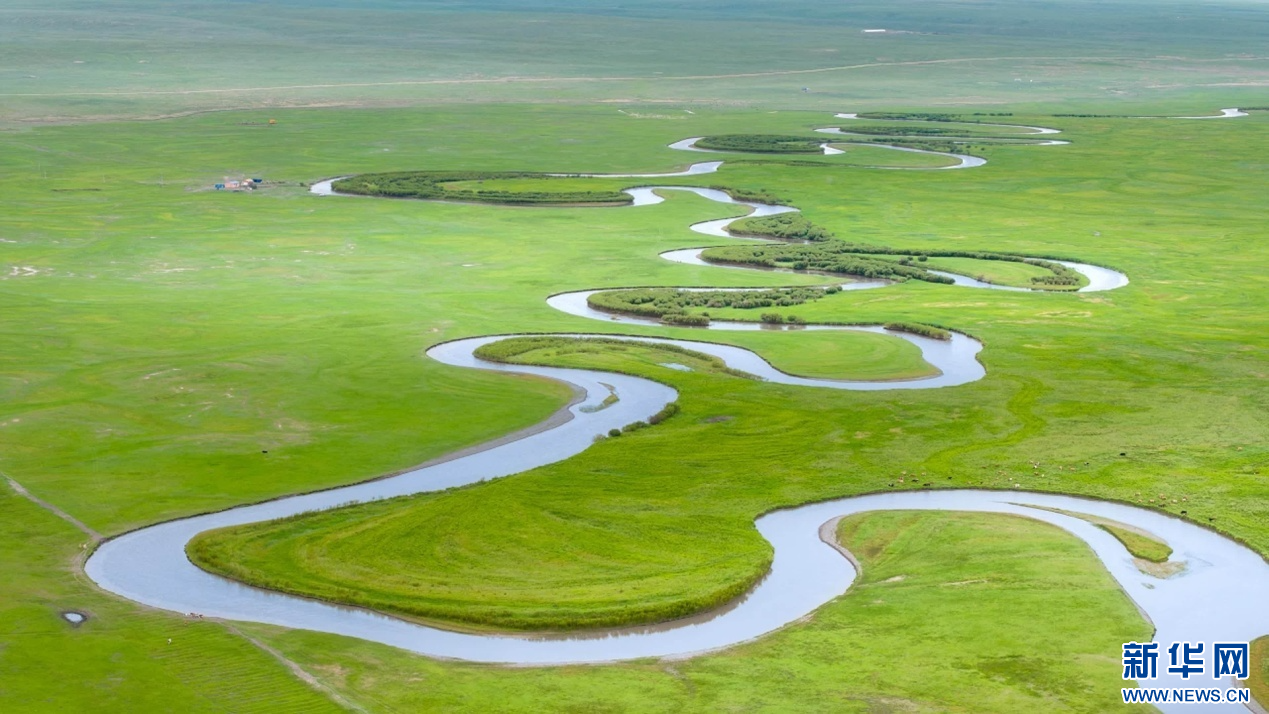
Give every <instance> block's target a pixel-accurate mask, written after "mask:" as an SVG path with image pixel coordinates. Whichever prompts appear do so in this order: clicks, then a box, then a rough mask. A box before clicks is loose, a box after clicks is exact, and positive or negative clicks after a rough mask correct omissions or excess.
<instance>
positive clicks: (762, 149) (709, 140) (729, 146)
mask: <svg viewBox="0 0 1269 714" xmlns="http://www.w3.org/2000/svg"><path fill="white" fill-rule="evenodd" d="M824 143H825V140H824V139H822V138H819V137H813V136H783V135H780V134H718V135H716V136H706V137H703V138H701V139H699V140H697V142H696V145H697V146H698V147H700V148H702V149H712V150H714V151H743V152H750V153H758V154H820V153H823V151H824V150H823V149H822V148H821V147H822V146H823V145H824Z"/></svg>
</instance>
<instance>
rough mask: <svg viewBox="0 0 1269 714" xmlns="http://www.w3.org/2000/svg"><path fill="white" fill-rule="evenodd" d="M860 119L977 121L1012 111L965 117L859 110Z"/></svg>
mask: <svg viewBox="0 0 1269 714" xmlns="http://www.w3.org/2000/svg"><path fill="white" fill-rule="evenodd" d="M856 116H858V117H859V118H860V119H881V120H904V121H945V122H977V121H982V119H981V118H980V117H1011V116H1013V112H974V113H973V114H970V115H968V116H970V117H974V118H973V119H967V118H966V117H965V116H963V115H959V114H945V113H941V112H861V113H860V114H857V115H856Z"/></svg>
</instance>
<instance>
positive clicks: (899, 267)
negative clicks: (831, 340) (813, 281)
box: [701, 241, 952, 284]
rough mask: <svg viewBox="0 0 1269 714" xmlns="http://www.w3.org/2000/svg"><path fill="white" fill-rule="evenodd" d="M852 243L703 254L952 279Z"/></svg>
mask: <svg viewBox="0 0 1269 714" xmlns="http://www.w3.org/2000/svg"><path fill="white" fill-rule="evenodd" d="M854 248H855V246H853V245H852V244H850V243H841V242H836V241H834V242H832V243H808V244H803V245H763V246H748V245H736V246H725V247H721V248H709V249H707V250H705V251H704V252H703V253H701V257H702V258H703V259H705V260H708V261H711V262H715V263H731V264H734V265H754V266H759V267H764V268H788V269H792V270H816V271H819V272H823V273H832V274H834V275H849V276H854V277H861V278H869V279H874V280H895V281H904V280H908V279H913V280H924V281H927V282H931V283H945V284H951V283H952V279H951V278H949V277H946V276H943V275H935V274H934V273H931V272H929V271H928V270H925V269H924V268H920V267H917V266H915V265H907V264H903V263H900V262H897V261H893V260H884V259H881V258H872V257H869V256H866V255H856V254H855V251H854Z"/></svg>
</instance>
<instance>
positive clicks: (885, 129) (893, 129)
mask: <svg viewBox="0 0 1269 714" xmlns="http://www.w3.org/2000/svg"><path fill="white" fill-rule="evenodd" d="M849 131H850V133H852V134H880V135H882V136H955V137H966V136H974V133H973V132H971V131H967V130H965V129H948V128H947V127H942V126H852V127H850V129H849Z"/></svg>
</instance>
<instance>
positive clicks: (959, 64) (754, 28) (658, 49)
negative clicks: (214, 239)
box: [0, 0, 1269, 136]
mask: <svg viewBox="0 0 1269 714" xmlns="http://www.w3.org/2000/svg"><path fill="white" fill-rule="evenodd" d="M0 20H2V21H0V67H2V68H4V71H3V72H0V122H11V123H14V124H17V125H23V124H25V123H27V122H32V121H47V120H54V121H71V122H74V121H81V120H83V119H85V118H95V119H100V118H108V117H115V118H118V117H143V118H152V117H156V116H173V115H182V114H187V113H189V112H199V111H223V110H227V109H240V108H245V107H254V108H278V109H281V108H288V107H296V106H314V107H330V106H353V107H356V106H379V107H399V106H403V105H414V104H418V103H420V102H425V103H453V104H464V103H471V102H505V101H520V102H544V101H545V102H560V103H584V102H594V101H606V102H614V103H623V104H629V105H632V106H631V108H630V111H632V112H636V113H641V114H644V115H657V114H665V113H667V112H666V110H665V107H664V106H638V105H640V104H646V103H647V102H648V101H656V102H667V103H672V104H687V105H690V106H692V107H697V106H711V105H713V106H735V105H738V104H739V105H747V106H759V107H766V108H785V107H789V106H801V107H808V108H816V109H825V110H832V111H857V110H859V109H873V110H887V111H889V110H896V109H911V110H918V111H929V110H930V109H931V108H932V107H936V106H947V105H966V106H969V105H972V106H980V105H988V106H990V105H997V107H996V108H997V110H998V108H999V105H1001V104H1010V105H1014V106H1031V107H1032V108H1035V107H1037V106H1042V105H1046V104H1049V103H1054V102H1057V103H1065V102H1076V103H1078V105H1079V106H1080V107H1081V108H1084V109H1087V108H1089V107H1100V108H1102V109H1105V108H1106V105H1108V104H1112V105H1113V104H1115V103H1122V102H1131V103H1135V104H1137V105H1149V106H1150V111H1143V112H1138V113H1165V112H1171V111H1172V110H1175V109H1178V108H1181V109H1182V110H1184V111H1188V112H1199V111H1206V110H1209V109H1210V108H1212V107H1213V106H1227V105H1221V104H1215V103H1217V102H1220V101H1222V100H1223V98H1224V96H1227V95H1228V94H1229V93H1230V92H1231V91H1238V89H1239V88H1250V89H1252V90H1254V88H1256V87H1263V86H1264V84H1263V83H1264V82H1265V80H1266V79H1267V72H1269V60H1266V57H1265V52H1264V50H1263V39H1264V37H1265V36H1266V34H1269V19H1267V18H1266V13H1265V12H1264V10H1263V8H1262V7H1260V6H1259V5H1258V4H1257V3H1251V2H1237V1H1231V0H1224V1H1223V2H1213V3H1203V4H1193V3H1185V4H1178V3H1172V4H1167V5H1164V6H1160V5H1158V3H1156V2H1152V1H1150V0H1112V1H1105V0H1065V1H1064V2H1060V3H1039V2H1026V3H1018V2H1011V1H1010V0H986V1H984V2H973V3H942V4H938V5H936V6H932V5H931V4H930V3H928V2H924V1H923V0H887V1H885V2H882V1H881V0H868V1H866V2H852V3H822V2H814V1H813V0H784V1H782V2H780V3H771V2H766V1H765V0H763V1H760V0H738V1H736V2H726V3H722V2H718V1H717V0H709V1H706V2H693V3H682V2H672V1H670V0H639V2H632V3H620V4H596V3H593V2H586V1H584V0H567V1H566V2H552V3H549V4H544V3H522V2H511V1H510V0H465V1H464V2H462V3H454V2H444V1H442V0H418V1H416V2H402V1H401V0H367V1H366V2H358V3H355V4H352V3H347V2H341V1H337V0H331V1H328V2H320V3H312V2H297V1H296V0H278V1H277V2H270V3H268V4H261V3H249V2H236V1H228V2H216V3H201V2H193V1H192V0H111V1H110V2H108V3H102V2H94V1H92V0H50V1H38V2H37V1H36V0H11V1H10V2H6V3H5V5H4V7H3V8H0ZM877 28H885V29H888V30H891V31H892V32H887V33H881V34H866V33H864V32H863V30H865V29H877ZM1218 98H1220V99H1218ZM739 131H745V129H740V130H739ZM729 133H730V132H729ZM495 136H496V133H495Z"/></svg>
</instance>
